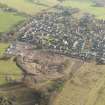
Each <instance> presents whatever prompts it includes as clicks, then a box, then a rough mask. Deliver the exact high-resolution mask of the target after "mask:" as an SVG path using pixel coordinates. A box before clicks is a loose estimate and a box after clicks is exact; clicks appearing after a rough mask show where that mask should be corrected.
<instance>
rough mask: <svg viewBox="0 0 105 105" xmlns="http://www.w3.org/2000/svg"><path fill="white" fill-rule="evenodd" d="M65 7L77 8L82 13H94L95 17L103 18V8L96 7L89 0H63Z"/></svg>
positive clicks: (104, 15) (104, 13) (104, 16)
mask: <svg viewBox="0 0 105 105" xmlns="http://www.w3.org/2000/svg"><path fill="white" fill-rule="evenodd" d="M64 5H65V6H67V7H73V8H79V9H80V12H81V14H82V13H91V14H94V15H95V16H96V17H97V18H101V19H105V8H104V7H96V6H95V5H94V4H93V2H92V1H91V0H69V1H65V2H64Z"/></svg>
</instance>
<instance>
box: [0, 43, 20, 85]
mask: <svg viewBox="0 0 105 105" xmlns="http://www.w3.org/2000/svg"><path fill="white" fill-rule="evenodd" d="M8 46H9V44H5V43H0V55H2V54H3V53H4V51H5V49H6V48H7V47H8ZM21 73H22V72H21V70H20V69H19V68H18V67H17V66H16V64H15V62H13V60H0V85H3V84H5V83H7V81H6V80H5V75H8V74H13V75H11V78H12V79H18V78H20V76H21ZM14 74H16V75H14Z"/></svg>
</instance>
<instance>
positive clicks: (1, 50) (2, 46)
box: [0, 43, 9, 55]
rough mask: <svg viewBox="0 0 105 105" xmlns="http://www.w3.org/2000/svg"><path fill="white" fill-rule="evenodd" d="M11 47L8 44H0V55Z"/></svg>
mask: <svg viewBox="0 0 105 105" xmlns="http://www.w3.org/2000/svg"><path fill="white" fill-rule="evenodd" d="M8 46H9V44H7V43H0V55H2V54H3V53H4V51H5V49H6V48H7V47H8Z"/></svg>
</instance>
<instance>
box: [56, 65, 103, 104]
mask: <svg viewBox="0 0 105 105" xmlns="http://www.w3.org/2000/svg"><path fill="white" fill-rule="evenodd" d="M104 68H105V65H96V64H95V63H84V64H83V65H82V66H81V68H80V69H78V70H77V72H76V73H75V74H74V75H73V77H72V79H71V80H69V81H68V82H67V83H66V84H65V86H64V89H63V91H62V92H61V93H60V94H59V96H58V98H57V99H56V101H55V103H54V105H105V69H104Z"/></svg>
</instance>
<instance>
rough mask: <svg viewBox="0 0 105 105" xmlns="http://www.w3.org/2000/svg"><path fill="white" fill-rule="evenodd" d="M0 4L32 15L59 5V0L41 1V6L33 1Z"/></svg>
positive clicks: (11, 1) (6, 1)
mask: <svg viewBox="0 0 105 105" xmlns="http://www.w3.org/2000/svg"><path fill="white" fill-rule="evenodd" d="M0 2H1V3H3V4H7V5H8V6H10V7H12V8H15V9H17V10H18V11H20V12H25V13H27V14H31V15H34V14H35V13H38V12H40V11H41V10H43V9H47V8H49V7H51V6H53V5H56V4H57V0H41V2H40V4H37V3H34V2H32V0H0Z"/></svg>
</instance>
